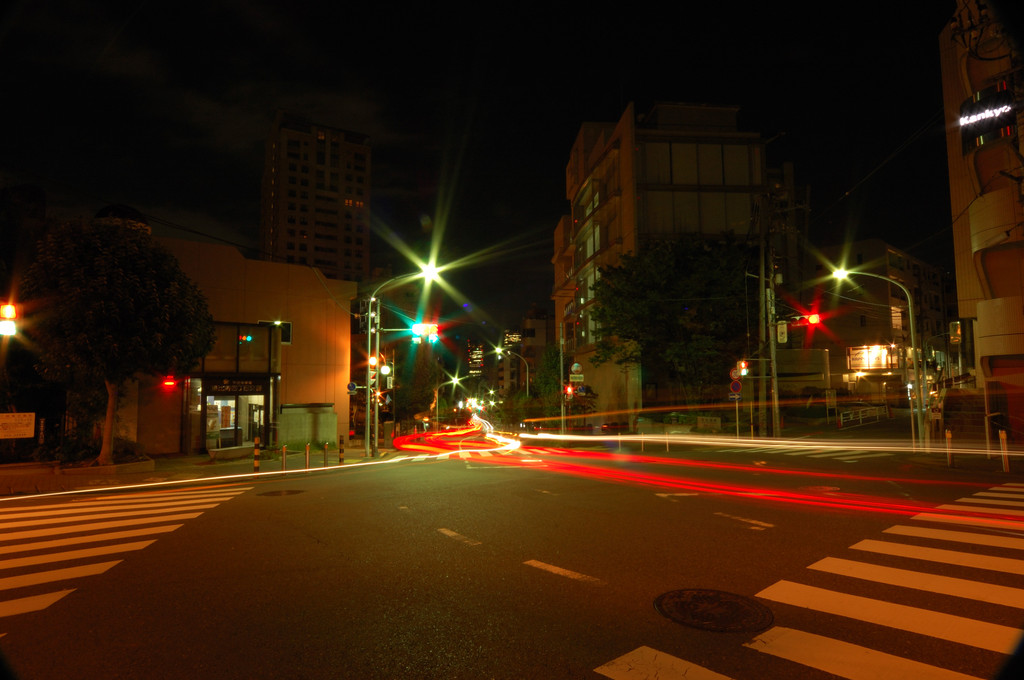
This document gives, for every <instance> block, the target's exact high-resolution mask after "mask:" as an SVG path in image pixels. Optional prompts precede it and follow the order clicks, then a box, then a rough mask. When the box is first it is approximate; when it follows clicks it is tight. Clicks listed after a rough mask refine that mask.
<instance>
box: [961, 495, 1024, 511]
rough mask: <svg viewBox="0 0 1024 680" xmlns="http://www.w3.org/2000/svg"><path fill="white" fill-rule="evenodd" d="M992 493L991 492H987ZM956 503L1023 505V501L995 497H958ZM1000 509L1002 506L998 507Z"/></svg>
mask: <svg viewBox="0 0 1024 680" xmlns="http://www.w3.org/2000/svg"><path fill="white" fill-rule="evenodd" d="M989 495H992V494H989ZM956 502H957V503H978V504H980V505H1009V506H1016V507H1018V508H1019V507H1021V506H1024V501H1002V500H998V499H995V498H958V499H957V501H956ZM999 510H1002V508H999Z"/></svg>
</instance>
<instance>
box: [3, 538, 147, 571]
mask: <svg viewBox="0 0 1024 680" xmlns="http://www.w3.org/2000/svg"><path fill="white" fill-rule="evenodd" d="M153 543H156V541H155V540H153V541H136V542H135V543H121V544H118V545H106V546H102V547H100V548H88V549H85V550H67V551H65V552H59V553H48V554H46V555H33V556H32V557H16V558H13V559H9V560H0V569H15V568H18V567H29V566H32V565H36V564H46V563H48V562H64V561H67V560H79V559H83V558H87V557H97V556H99V555H110V554H112V553H118V552H125V551H129V550H142V549H143V548H145V547H147V546H149V545H152V544H153Z"/></svg>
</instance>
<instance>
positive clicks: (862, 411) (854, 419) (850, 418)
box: [836, 406, 889, 427]
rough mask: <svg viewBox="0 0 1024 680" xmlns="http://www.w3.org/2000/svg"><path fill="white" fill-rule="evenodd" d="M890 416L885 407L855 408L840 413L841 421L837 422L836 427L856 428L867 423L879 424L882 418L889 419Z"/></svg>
mask: <svg viewBox="0 0 1024 680" xmlns="http://www.w3.org/2000/svg"><path fill="white" fill-rule="evenodd" d="M888 415H889V409H888V408H886V407H885V406H865V407H864V408H854V409H850V410H849V411H842V412H840V414H839V420H838V421H836V426H837V427H856V426H858V425H864V424H866V423H877V422H878V421H880V420H881V419H882V418H885V417H888Z"/></svg>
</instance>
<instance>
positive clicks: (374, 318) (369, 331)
mask: <svg viewBox="0 0 1024 680" xmlns="http://www.w3.org/2000/svg"><path fill="white" fill-rule="evenodd" d="M439 272H440V270H439V269H438V268H437V267H436V266H434V265H433V264H423V265H420V271H418V272H412V273H410V274H403V275H401V276H396V277H394V278H391V279H388V280H387V281H385V282H384V283H382V284H380V285H379V286H377V288H376V289H375V290H374V291H373V292H372V293H371V294H370V298H369V300H368V304H367V313H368V314H369V315H370V319H369V323H368V324H367V326H366V357H367V360H369V358H370V357H376V356H377V355H378V354H379V353H380V332H381V327H380V300H379V299H378V298H377V295H378V294H379V293H380V292H381V291H382V290H384V289H385V288H390V287H391V286H397V285H399V284H402V283H407V282H409V281H414V280H416V279H429V280H431V281H436V280H437V275H438V273H439ZM371 370H372V369H371V368H369V366H368V367H367V369H366V427H365V431H364V437H363V455H364V456H368V457H373V456H376V455H377V427H378V423H377V416H376V410H377V409H376V404H377V402H376V398H375V396H374V394H373V383H374V378H376V376H374V378H371V377H370V371H371ZM371 398H373V399H374V401H373V404H374V418H373V420H374V423H373V438H372V440H371V437H370V399H371ZM371 441H372V448H371Z"/></svg>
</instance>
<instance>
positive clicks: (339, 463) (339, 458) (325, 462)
mask: <svg viewBox="0 0 1024 680" xmlns="http://www.w3.org/2000/svg"><path fill="white" fill-rule="evenodd" d="M338 465H341V454H340V453H339V454H338ZM324 467H327V442H324Z"/></svg>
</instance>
